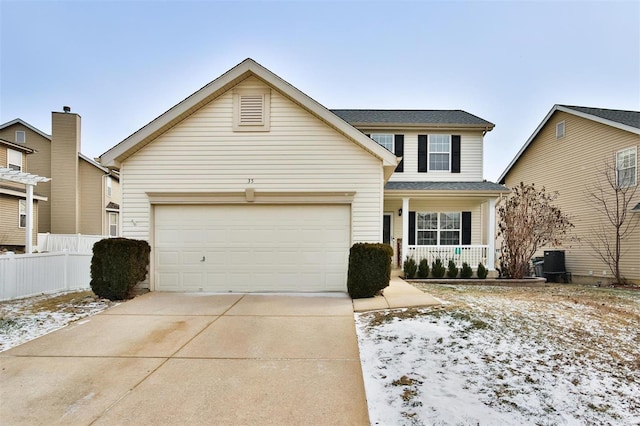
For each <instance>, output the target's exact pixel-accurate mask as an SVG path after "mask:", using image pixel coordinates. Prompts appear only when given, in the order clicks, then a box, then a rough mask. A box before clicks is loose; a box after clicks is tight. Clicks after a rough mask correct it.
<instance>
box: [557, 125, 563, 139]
mask: <svg viewBox="0 0 640 426" xmlns="http://www.w3.org/2000/svg"><path fill="white" fill-rule="evenodd" d="M562 137H564V121H561V122H559V123H558V124H556V139H560V138H562Z"/></svg>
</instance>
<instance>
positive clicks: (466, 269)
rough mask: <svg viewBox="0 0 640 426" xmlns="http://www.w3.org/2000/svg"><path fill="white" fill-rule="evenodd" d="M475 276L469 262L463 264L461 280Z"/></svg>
mask: <svg viewBox="0 0 640 426" xmlns="http://www.w3.org/2000/svg"><path fill="white" fill-rule="evenodd" d="M472 275H473V269H471V266H469V264H468V263H467V262H463V263H462V269H461V270H460V278H471V276H472Z"/></svg>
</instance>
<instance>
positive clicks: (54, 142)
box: [50, 106, 80, 234]
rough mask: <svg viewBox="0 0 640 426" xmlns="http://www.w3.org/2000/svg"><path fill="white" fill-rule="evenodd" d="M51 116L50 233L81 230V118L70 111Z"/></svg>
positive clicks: (68, 109) (64, 109) (68, 232)
mask: <svg viewBox="0 0 640 426" xmlns="http://www.w3.org/2000/svg"><path fill="white" fill-rule="evenodd" d="M63 111H64V112H52V113H51V199H50V203H51V233H53V234H77V233H78V232H79V230H80V188H79V171H78V153H79V152H80V116H79V115H78V114H75V113H72V112H71V108H69V107H67V106H65V107H63Z"/></svg>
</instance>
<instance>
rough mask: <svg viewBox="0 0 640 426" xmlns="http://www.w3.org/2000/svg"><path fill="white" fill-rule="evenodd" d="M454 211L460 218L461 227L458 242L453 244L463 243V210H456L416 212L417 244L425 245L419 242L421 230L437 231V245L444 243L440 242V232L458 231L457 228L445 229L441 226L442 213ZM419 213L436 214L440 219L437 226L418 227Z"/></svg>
mask: <svg viewBox="0 0 640 426" xmlns="http://www.w3.org/2000/svg"><path fill="white" fill-rule="evenodd" d="M452 213H456V214H457V215H458V218H459V224H460V227H459V228H458V229H457V231H458V244H453V245H456V246H458V245H461V244H462V212H461V211H454V212H416V245H423V244H419V243H418V232H420V231H431V232H433V231H435V232H436V246H440V245H442V244H440V233H441V232H442V231H447V232H451V231H456V229H444V228H442V227H441V224H440V215H441V214H452ZM419 214H436V215H437V218H438V221H437V226H436V228H435V229H422V228H419V227H418V215H419ZM446 245H452V244H446Z"/></svg>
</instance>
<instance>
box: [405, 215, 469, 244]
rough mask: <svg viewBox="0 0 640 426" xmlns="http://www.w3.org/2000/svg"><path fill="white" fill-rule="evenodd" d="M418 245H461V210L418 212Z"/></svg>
mask: <svg viewBox="0 0 640 426" xmlns="http://www.w3.org/2000/svg"><path fill="white" fill-rule="evenodd" d="M416 233H417V238H416V242H417V244H418V245H427V246H435V245H443V246H444V245H459V244H460V241H461V235H462V221H461V214H460V212H449V213H421V212H418V213H417V214H416Z"/></svg>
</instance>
